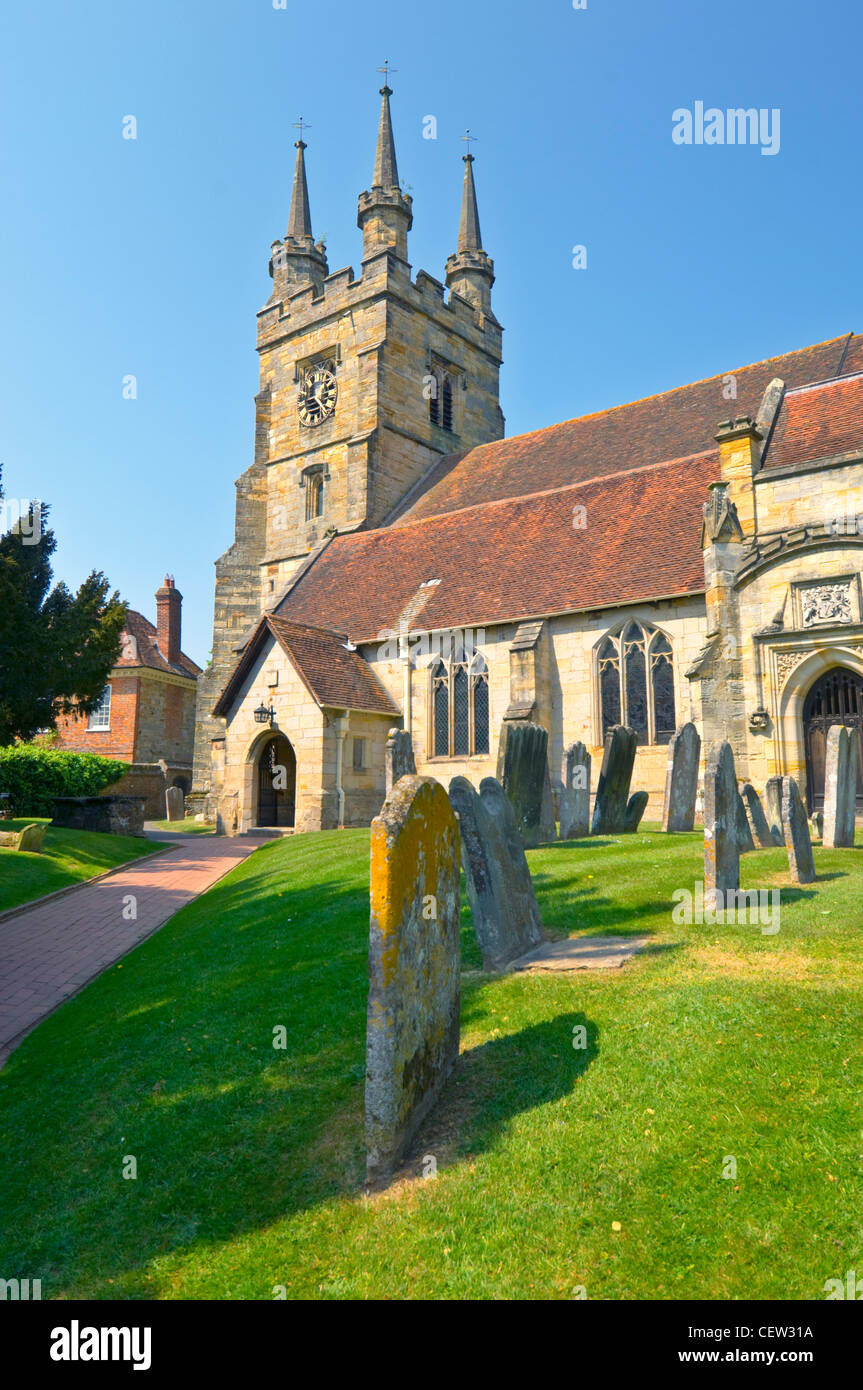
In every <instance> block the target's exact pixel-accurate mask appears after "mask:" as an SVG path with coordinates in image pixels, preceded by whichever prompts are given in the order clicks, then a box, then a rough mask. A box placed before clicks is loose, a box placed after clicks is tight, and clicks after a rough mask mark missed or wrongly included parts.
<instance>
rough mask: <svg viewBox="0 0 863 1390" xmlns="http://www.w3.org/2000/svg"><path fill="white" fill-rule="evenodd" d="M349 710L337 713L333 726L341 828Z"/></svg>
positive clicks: (340, 825)
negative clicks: (343, 773)
mask: <svg viewBox="0 0 863 1390" xmlns="http://www.w3.org/2000/svg"><path fill="white" fill-rule="evenodd" d="M349 718H350V716H349V714H348V711H347V710H345V711H344V712H343V713H342V714H337V715H336V717H335V719H334V720H333V727H334V729H335V731H336V796H337V797H338V802H339V830H344V827H345V789H344V787H343V786H342V768H343V767H344V750H345V738H346V737H347V732H348V721H349Z"/></svg>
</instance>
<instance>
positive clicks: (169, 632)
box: [156, 574, 183, 665]
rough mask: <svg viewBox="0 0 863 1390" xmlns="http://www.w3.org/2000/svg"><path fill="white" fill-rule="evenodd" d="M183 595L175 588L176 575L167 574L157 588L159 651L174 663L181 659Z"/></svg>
mask: <svg viewBox="0 0 863 1390" xmlns="http://www.w3.org/2000/svg"><path fill="white" fill-rule="evenodd" d="M182 611H183V595H182V594H181V593H180V590H179V589H175V588H174V576H173V575H172V574H166V575H165V582H164V584H163V585H162V587H161V589H157V590H156V633H157V641H158V643H159V651H160V652H161V653H162V656H163V657H164V658H165V660H166V661H170V662H171V664H172V665H176V663H177V662H178V661H179V660H180V626H181V620H182Z"/></svg>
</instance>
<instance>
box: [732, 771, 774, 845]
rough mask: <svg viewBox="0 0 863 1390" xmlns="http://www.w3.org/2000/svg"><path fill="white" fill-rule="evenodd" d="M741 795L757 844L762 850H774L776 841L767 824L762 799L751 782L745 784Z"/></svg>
mask: <svg viewBox="0 0 863 1390" xmlns="http://www.w3.org/2000/svg"><path fill="white" fill-rule="evenodd" d="M740 795H741V796H742V797H743V805H744V808H745V810H746V819H747V820H748V821H749V829H750V831H751V833H752V838H753V840H754V842H755V844H756V845H758V846H759V848H760V849H772V848H773V846H774V845H775V843H776V841H775V840H774V839H773V836H772V835H771V833H770V826H769V825H768V824H767V817H766V816H765V814H764V807H763V806H762V805H761V798H760V796H759V795H758V793H757V791H756V790H755V788H754V787H753V785H752V783H751V782H744V784H743V790H742V791H741V793H740Z"/></svg>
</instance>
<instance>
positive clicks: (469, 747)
mask: <svg viewBox="0 0 863 1390" xmlns="http://www.w3.org/2000/svg"><path fill="white" fill-rule="evenodd" d="M431 704H432V719H431V722H432V729H431V744H432V747H433V749H434V752H433V756H434V757H435V758H470V757H479V756H480V755H482V754H484V753H488V751H489V699H488V667H487V666H486V663H485V660H484V659H483V657H482V656H480V654H479V653H478V652H477V653H476V655H475V656H474V657H473V659H472V660H468V659H467V657H466V656H464V655H462V654H460V655H459V656H458V657H457V658H454V659H453V660H451V661H447V662H444V661H437V662H435V664H434V666H433V667H432V670H431Z"/></svg>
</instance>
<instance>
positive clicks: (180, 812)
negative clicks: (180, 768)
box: [165, 787, 186, 820]
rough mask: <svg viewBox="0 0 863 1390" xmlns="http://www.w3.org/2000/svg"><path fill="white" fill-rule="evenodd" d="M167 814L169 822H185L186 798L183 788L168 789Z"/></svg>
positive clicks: (166, 794)
mask: <svg viewBox="0 0 863 1390" xmlns="http://www.w3.org/2000/svg"><path fill="white" fill-rule="evenodd" d="M165 813H166V815H167V817H168V820H185V817H186V798H185V797H184V796H183V788H182V787H168V789H167V791H166V792H165Z"/></svg>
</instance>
